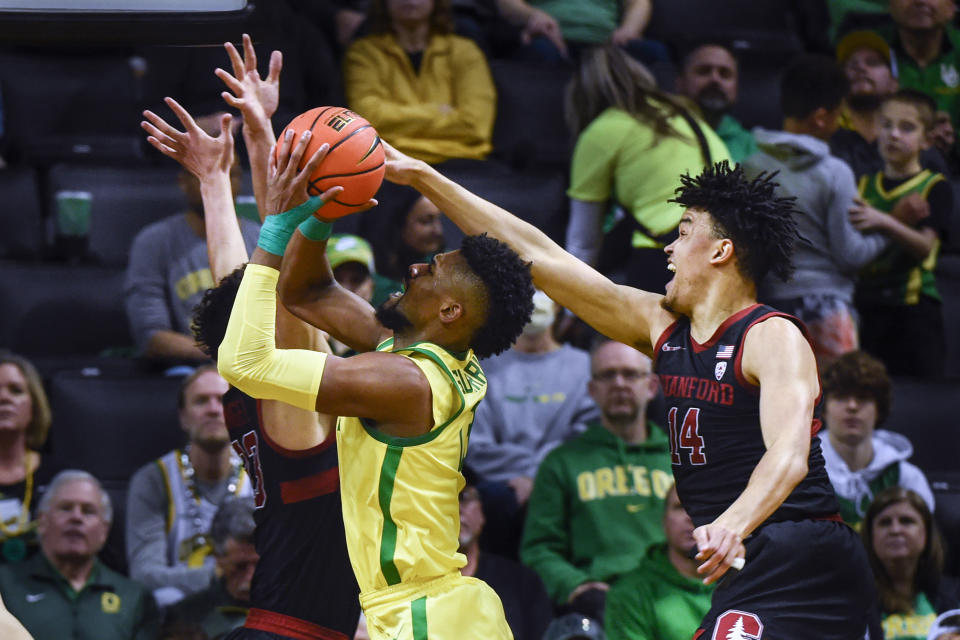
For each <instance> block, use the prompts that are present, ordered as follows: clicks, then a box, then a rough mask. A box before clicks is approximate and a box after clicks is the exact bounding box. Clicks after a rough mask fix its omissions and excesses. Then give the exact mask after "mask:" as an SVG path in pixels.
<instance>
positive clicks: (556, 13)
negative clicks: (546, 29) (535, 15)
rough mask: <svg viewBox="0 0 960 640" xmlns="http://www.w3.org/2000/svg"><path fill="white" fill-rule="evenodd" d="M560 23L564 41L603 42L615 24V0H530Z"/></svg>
mask: <svg viewBox="0 0 960 640" xmlns="http://www.w3.org/2000/svg"><path fill="white" fill-rule="evenodd" d="M530 6H533V7H536V8H537V9H542V10H543V11H546V12H547V13H549V14H550V15H551V16H553V18H554V19H555V20H556V21H557V22H558V23H559V24H560V31H561V32H562V33H563V38H564V40H571V41H573V42H590V43H597V42H606V41H607V40H609V39H610V35H611V34H612V33H613V32H614V30H615V29H616V28H617V25H618V24H619V19H620V3H619V2H618V1H617V0H531V2H530Z"/></svg>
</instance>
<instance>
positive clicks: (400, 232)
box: [371, 186, 444, 307]
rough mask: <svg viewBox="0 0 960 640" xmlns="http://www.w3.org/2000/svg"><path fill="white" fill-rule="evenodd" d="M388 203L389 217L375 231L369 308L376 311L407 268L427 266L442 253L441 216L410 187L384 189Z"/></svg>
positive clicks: (397, 286)
mask: <svg viewBox="0 0 960 640" xmlns="http://www.w3.org/2000/svg"><path fill="white" fill-rule="evenodd" d="M384 197H385V198H388V199H389V203H388V204H387V205H386V206H387V207H389V209H388V210H389V212H390V214H389V217H388V218H387V220H386V224H385V225H383V224H382V223H381V227H380V228H378V229H377V231H376V234H375V235H376V238H377V239H376V240H375V242H374V247H375V249H374V251H375V255H376V264H377V271H376V272H375V273H374V274H373V282H374V290H373V300H372V301H371V304H373V306H374V307H379V306H380V305H381V304H382V303H383V302H384V301H385V300H386V299H387V298H388V297H389V296H390V294H391V293H393V292H394V291H400V289H401V287H402V283H403V280H404V279H405V278H406V276H407V270H408V269H409V268H410V265H411V264H414V263H417V262H430V260H431V259H432V258H433V256H434V255H436V254H438V253H440V252H441V251H443V244H444V238H443V224H442V222H441V217H442V215H443V213H442V212H441V211H440V209H438V208H437V206H436V205H435V204H433V203H432V202H430V201H429V200H427V198H426V197H425V196H421V195H420V194H419V193H417V192H416V191H415V190H414V189H412V188H411V187H395V186H391V187H390V188H389V190H387V189H384Z"/></svg>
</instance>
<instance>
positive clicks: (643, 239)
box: [566, 46, 730, 291]
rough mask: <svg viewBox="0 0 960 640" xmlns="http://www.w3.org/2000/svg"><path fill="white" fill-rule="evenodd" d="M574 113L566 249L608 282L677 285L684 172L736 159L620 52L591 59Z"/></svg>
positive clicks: (576, 88) (571, 97) (604, 51)
mask: <svg viewBox="0 0 960 640" xmlns="http://www.w3.org/2000/svg"><path fill="white" fill-rule="evenodd" d="M566 113H567V121H568V124H569V126H570V129H571V132H572V133H573V134H574V135H575V136H577V143H576V147H575V148H574V152H573V162H572V165H571V169H570V188H569V190H568V191H567V194H568V195H569V196H570V224H569V226H568V228H567V243H566V244H567V250H568V251H570V252H571V253H572V254H573V255H575V256H577V257H578V258H580V259H581V260H583V261H585V262H587V263H589V264H592V265H594V266H596V267H598V268H599V269H600V270H601V271H603V272H605V273H607V274H609V275H614V276H615V277H616V274H617V273H618V272H622V274H623V276H624V277H625V279H626V282H627V283H629V284H631V285H633V286H637V287H640V288H642V289H646V290H648V291H662V290H663V285H664V284H665V283H666V281H667V280H668V279H669V278H668V276H669V273H668V271H667V269H666V266H667V265H666V259H665V258H664V254H663V247H664V246H665V244H666V243H668V242H669V241H670V240H671V239H672V238H671V236H672V234H673V233H674V230H675V229H676V227H677V224H678V223H679V222H680V214H681V211H682V208H681V207H680V205H677V204H674V203H669V202H667V200H668V199H670V198H671V197H673V192H674V189H676V188H677V187H678V186H680V175H682V174H684V173H687V172H689V173H690V174H696V173H699V172H700V170H701V169H702V168H703V167H704V166H705V165H708V164H711V163H715V162H719V161H721V160H729V159H730V156H729V154H728V153H727V148H726V146H724V144H723V141H722V140H720V138H719V137H717V135H716V134H715V133H714V132H713V130H712V129H711V128H710V127H709V126H707V125H706V124H704V123H703V122H702V121H700V120H699V119H698V118H697V117H696V116H694V115H693V114H692V113H691V112H690V111H689V110H688V109H686V108H685V107H684V106H683V105H682V104H681V103H680V102H679V101H678V100H676V99H675V98H673V97H672V96H670V95H668V94H666V93H664V92H662V91H660V90H659V89H657V87H656V83H655V82H654V79H653V76H652V75H651V74H650V72H649V71H648V70H647V69H646V68H645V67H644V66H643V65H642V64H640V63H639V62H636V61H635V60H633V59H632V58H630V56H628V55H627V54H625V53H624V52H623V50H621V49H619V48H618V47H615V46H603V47H598V48H596V49H592V50H590V51H587V52H585V53H584V54H583V57H582V59H581V61H580V64H579V66H578V68H577V71H576V72H575V73H574V77H573V79H572V80H571V82H570V85H569V86H568V88H567V103H566ZM613 210H617V211H618V213H616V214H614V213H612V211H613ZM618 216H619V217H618ZM605 218H606V221H605ZM605 231H606V232H607V233H606V238H605V237H604V232H605ZM601 247H602V250H601Z"/></svg>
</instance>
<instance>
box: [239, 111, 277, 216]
mask: <svg viewBox="0 0 960 640" xmlns="http://www.w3.org/2000/svg"><path fill="white" fill-rule="evenodd" d="M243 141H244V144H245V145H246V147H247V157H248V159H249V160H250V179H251V181H252V182H253V197H254V198H256V200H257V211H258V212H259V213H260V222H263V219H264V217H265V216H266V215H267V214H268V213H276V212H275V211H269V212H268V211H267V210H266V198H267V167H268V165H269V163H270V152H271V150H272V149H273V145H274V144H275V143H276V141H277V139H276V136H274V134H273V127H272V125H271V124H270V121H269V120H266V121H265V122H255V123H248V122H246V121H244V123H243Z"/></svg>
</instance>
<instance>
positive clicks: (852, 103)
mask: <svg viewBox="0 0 960 640" xmlns="http://www.w3.org/2000/svg"><path fill="white" fill-rule="evenodd" d="M837 62H838V63H839V64H840V66H841V67H842V68H843V72H844V74H845V75H846V76H847V81H848V82H849V83H850V90H849V92H848V93H847V97H846V98H844V100H843V106H842V108H841V113H840V127H839V128H838V129H837V131H836V132H835V133H834V134H833V135H832V136H831V137H830V153H832V154H833V155H834V156H836V157H838V158H840V159H841V160H843V161H844V162H846V163H847V164H848V165H850V168H851V169H852V170H853V175H854V177H855V178H857V179H859V178H860V177H861V176H865V175H873V174H875V173H877V172H878V171H882V170H883V158H881V157H880V151H879V150H878V149H877V136H878V135H879V132H880V103H881V102H883V99H884V98H886V97H887V96H891V95H893V94H894V93H895V92H896V91H897V88H898V83H897V79H896V78H895V77H894V75H893V68H892V61H891V55H890V46H889V45H888V44H887V43H886V41H884V39H883V38H881V37H880V36H879V35H877V34H876V33H873V32H872V31H852V32H850V33H848V34H847V35H845V36H844V37H843V38H841V39H840V42H838V43H837ZM935 131H936V132H937V134H936V135H935V136H934V137H933V141H934V142H936V141H940V145H939V146H943V147H944V148H946V149H949V148H950V147H951V146H952V145H953V127H952V126H951V125H950V121H949V119H946V121H941V122H938V125H937V128H936V130H935ZM920 162H921V164H922V165H923V167H924V168H925V169H931V170H933V171H935V172H937V173H942V174H944V175H947V174H948V173H949V169H948V167H947V163H946V160H944V158H943V155H942V154H941V153H940V151H939V150H938V149H937V148H936V147H931V148H929V149H924V150H923V151H922V152H921V155H920ZM910 200H911V204H912V205H913V206H918V205H919V202H916V201H922V198H919V197H917V198H915V199H913V198H911V199H910ZM914 200H916V201H914Z"/></svg>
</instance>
